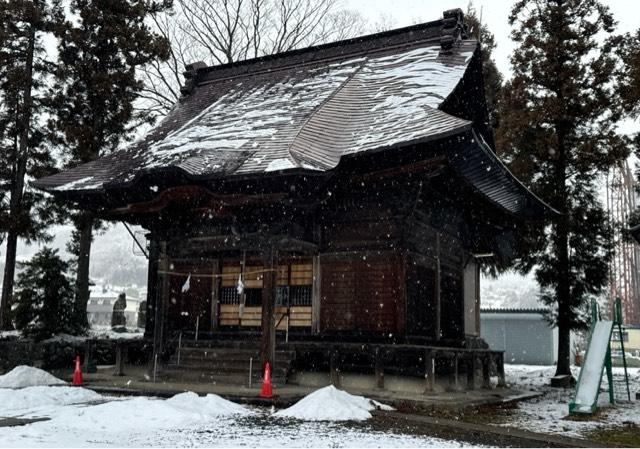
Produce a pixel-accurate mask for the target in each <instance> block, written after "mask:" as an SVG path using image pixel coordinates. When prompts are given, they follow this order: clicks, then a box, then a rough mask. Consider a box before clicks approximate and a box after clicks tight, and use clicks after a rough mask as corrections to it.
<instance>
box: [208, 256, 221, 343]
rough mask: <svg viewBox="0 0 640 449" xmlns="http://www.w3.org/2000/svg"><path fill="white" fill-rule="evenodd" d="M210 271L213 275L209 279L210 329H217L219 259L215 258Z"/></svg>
mask: <svg viewBox="0 0 640 449" xmlns="http://www.w3.org/2000/svg"><path fill="white" fill-rule="evenodd" d="M211 272H212V274H213V275H214V276H216V277H214V278H213V279H212V280H211V330H212V331H216V330H218V327H219V324H220V319H219V317H220V282H221V279H220V277H219V276H217V275H219V274H220V273H221V272H222V263H221V260H220V259H219V258H218V259H215V260H214V261H213V263H212V268H211Z"/></svg>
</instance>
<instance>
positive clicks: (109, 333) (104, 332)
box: [0, 326, 144, 343]
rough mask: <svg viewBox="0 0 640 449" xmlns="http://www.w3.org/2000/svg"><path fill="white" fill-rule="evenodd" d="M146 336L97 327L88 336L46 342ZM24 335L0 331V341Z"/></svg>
mask: <svg viewBox="0 0 640 449" xmlns="http://www.w3.org/2000/svg"><path fill="white" fill-rule="evenodd" d="M143 335H144V329H139V328H127V331H126V332H117V331H114V330H112V329H111V327H110V326H109V327H105V326H101V327H95V328H91V329H89V332H88V333H87V335H86V336H76V335H69V334H58V335H56V336H54V337H51V338H48V339H47V340H44V341H45V342H47V343H50V342H54V341H64V342H68V343H75V342H81V341H84V340H86V339H87V338H92V339H96V338H109V339H112V340H123V339H124V340H135V339H138V338H142V336H143ZM21 336H22V333H21V332H20V331H15V330H14V331H0V340H2V339H13V338H20V337H21Z"/></svg>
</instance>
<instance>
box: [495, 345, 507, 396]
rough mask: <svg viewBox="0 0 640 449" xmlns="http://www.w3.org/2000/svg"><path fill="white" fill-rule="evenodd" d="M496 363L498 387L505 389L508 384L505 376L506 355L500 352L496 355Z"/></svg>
mask: <svg viewBox="0 0 640 449" xmlns="http://www.w3.org/2000/svg"><path fill="white" fill-rule="evenodd" d="M494 360H495V362H496V371H497V372H498V387H499V388H504V387H506V386H507V382H506V379H505V375H504V353H502V352H500V353H497V354H495V355H494Z"/></svg>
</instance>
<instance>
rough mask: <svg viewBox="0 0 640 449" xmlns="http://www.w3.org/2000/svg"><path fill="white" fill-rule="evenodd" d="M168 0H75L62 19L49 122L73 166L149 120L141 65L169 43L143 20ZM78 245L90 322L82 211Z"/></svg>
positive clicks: (82, 303)
mask: <svg viewBox="0 0 640 449" xmlns="http://www.w3.org/2000/svg"><path fill="white" fill-rule="evenodd" d="M170 6H171V4H170V2H168V1H163V2H155V1H147V0H112V1H109V2H104V1H100V0H72V1H71V2H70V13H71V15H72V16H74V17H73V20H65V21H62V22H61V23H60V24H59V27H58V29H57V35H58V38H59V46H58V52H59V62H60V65H59V69H58V70H57V72H56V85H55V90H54V91H53V92H52V96H53V98H54V104H55V107H56V110H57V113H58V114H57V116H56V117H55V119H54V120H53V121H52V122H51V127H52V129H54V130H56V131H57V133H58V138H59V140H60V143H61V144H62V146H63V147H64V148H65V149H67V151H68V154H67V156H68V159H69V165H71V166H72V165H77V164H81V163H86V162H89V161H92V160H94V159H96V158H98V157H99V156H101V155H104V154H106V153H108V152H110V151H113V150H115V149H116V148H117V147H118V145H119V144H120V143H121V142H122V141H123V140H125V139H127V138H128V137H130V136H129V135H130V133H131V131H132V123H139V120H144V119H145V117H144V115H140V114H138V113H137V112H136V110H135V109H134V106H133V103H134V101H135V100H136V98H137V97H138V95H139V92H140V90H141V88H142V83H141V82H140V81H139V80H138V79H137V76H136V75H137V70H138V69H139V68H140V67H141V66H142V65H144V64H147V63H149V62H150V61H153V60H156V59H166V58H167V57H168V48H169V45H168V42H167V41H166V40H165V39H164V38H162V37H161V36H159V35H157V34H154V33H153V32H151V31H150V30H149V28H148V27H147V25H146V24H145V19H146V18H147V17H148V16H150V15H151V14H156V13H158V12H159V11H161V10H164V9H167V8H169V7H170ZM72 221H73V223H74V225H75V227H76V230H75V232H74V235H73V238H74V242H73V245H72V247H73V248H74V249H75V251H76V256H77V258H76V267H75V268H76V285H75V295H76V296H75V308H74V310H75V312H74V313H75V315H76V318H77V319H78V320H80V321H81V322H83V323H84V325H85V326H86V325H87V318H86V316H87V314H86V310H87V301H88V299H89V255H90V251H91V242H92V232H93V230H94V228H95V227H96V220H95V218H94V216H93V215H92V214H90V213H88V212H76V213H74V215H73V219H72Z"/></svg>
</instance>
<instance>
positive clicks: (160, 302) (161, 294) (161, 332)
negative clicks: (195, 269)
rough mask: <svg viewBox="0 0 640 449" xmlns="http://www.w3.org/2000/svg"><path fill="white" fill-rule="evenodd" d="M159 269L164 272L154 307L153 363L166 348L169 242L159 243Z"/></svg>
mask: <svg viewBox="0 0 640 449" xmlns="http://www.w3.org/2000/svg"><path fill="white" fill-rule="evenodd" d="M158 269H159V271H161V272H162V273H159V276H158V280H159V285H158V292H157V294H156V305H155V308H154V322H155V323H154V328H153V360H151V365H152V367H153V364H154V362H155V359H156V358H157V360H158V363H160V358H161V357H162V351H163V349H164V339H165V328H166V315H167V303H168V299H169V298H168V296H169V275H168V274H167V272H168V271H169V257H168V256H167V242H160V243H159V261H158Z"/></svg>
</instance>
